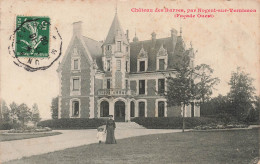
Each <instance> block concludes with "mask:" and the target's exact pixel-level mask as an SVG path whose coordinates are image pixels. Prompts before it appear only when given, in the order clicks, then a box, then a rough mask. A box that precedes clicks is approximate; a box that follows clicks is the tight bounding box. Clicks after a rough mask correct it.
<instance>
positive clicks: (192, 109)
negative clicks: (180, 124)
mask: <svg viewBox="0 0 260 164" xmlns="http://www.w3.org/2000/svg"><path fill="white" fill-rule="evenodd" d="M191 117H194V102H192V103H191Z"/></svg>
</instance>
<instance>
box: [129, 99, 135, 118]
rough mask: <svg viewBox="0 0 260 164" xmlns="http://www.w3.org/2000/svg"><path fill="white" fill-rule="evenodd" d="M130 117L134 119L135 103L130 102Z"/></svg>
mask: <svg viewBox="0 0 260 164" xmlns="http://www.w3.org/2000/svg"><path fill="white" fill-rule="evenodd" d="M130 116H131V117H134V116H135V103H134V102H133V101H131V111H130Z"/></svg>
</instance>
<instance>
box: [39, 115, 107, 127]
mask: <svg viewBox="0 0 260 164" xmlns="http://www.w3.org/2000/svg"><path fill="white" fill-rule="evenodd" d="M105 124H106V120H105V119H98V118H93V119H89V118H62V119H54V120H45V121H41V122H39V123H38V126H42V127H50V128H52V129H96V128H98V127H99V126H102V125H105Z"/></svg>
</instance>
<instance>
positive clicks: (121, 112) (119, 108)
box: [114, 101, 125, 122]
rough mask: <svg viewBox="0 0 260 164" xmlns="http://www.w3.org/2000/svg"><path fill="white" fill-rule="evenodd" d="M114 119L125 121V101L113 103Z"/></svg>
mask: <svg viewBox="0 0 260 164" xmlns="http://www.w3.org/2000/svg"><path fill="white" fill-rule="evenodd" d="M114 117H115V121H117V122H125V103H124V102H123V101H117V102H116V103H115V114H114Z"/></svg>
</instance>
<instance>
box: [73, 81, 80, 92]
mask: <svg viewBox="0 0 260 164" xmlns="http://www.w3.org/2000/svg"><path fill="white" fill-rule="evenodd" d="M72 82H73V90H74V91H78V90H79V78H75V79H73V81H72Z"/></svg>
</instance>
